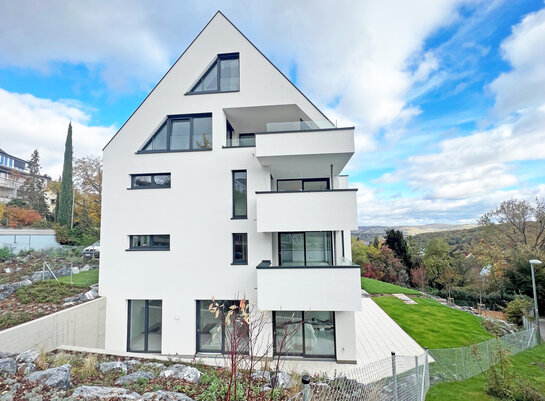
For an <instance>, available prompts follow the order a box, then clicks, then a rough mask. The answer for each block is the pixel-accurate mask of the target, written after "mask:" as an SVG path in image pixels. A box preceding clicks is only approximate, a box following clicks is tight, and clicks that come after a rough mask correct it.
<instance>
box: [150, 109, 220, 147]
mask: <svg viewBox="0 0 545 401" xmlns="http://www.w3.org/2000/svg"><path fill="white" fill-rule="evenodd" d="M190 150H194V151H197V150H212V114H211V113H205V114H191V115H177V116H168V117H167V121H165V123H164V124H163V125H162V126H161V128H159V129H158V130H157V132H156V133H155V134H154V135H153V136H152V137H151V139H150V140H149V141H148V142H147V143H146V145H145V146H144V147H143V148H142V150H141V151H140V153H146V152H180V151H190Z"/></svg>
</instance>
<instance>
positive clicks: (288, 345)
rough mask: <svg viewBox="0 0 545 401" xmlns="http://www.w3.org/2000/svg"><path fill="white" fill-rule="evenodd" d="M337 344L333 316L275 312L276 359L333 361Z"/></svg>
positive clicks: (318, 313)
mask: <svg viewBox="0 0 545 401" xmlns="http://www.w3.org/2000/svg"><path fill="white" fill-rule="evenodd" d="M335 341H336V338H335V313H334V312H330V311H323V312H322V311H311V312H292V311H278V312H273V342H274V344H273V347H274V354H275V355H288V356H289V355H291V356H302V357H305V358H334V357H335V355H336V352H335V350H336V347H335Z"/></svg>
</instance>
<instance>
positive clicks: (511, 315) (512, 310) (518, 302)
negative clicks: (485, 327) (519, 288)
mask: <svg viewBox="0 0 545 401" xmlns="http://www.w3.org/2000/svg"><path fill="white" fill-rule="evenodd" d="M531 309H532V301H530V298H528V297H526V296H524V295H518V296H517V297H516V298H515V299H514V300H512V301H511V302H509V303H508V304H507V308H505V314H506V315H507V321H508V322H510V323H515V324H517V325H519V326H522V317H523V316H528V314H529V313H530V310H531Z"/></svg>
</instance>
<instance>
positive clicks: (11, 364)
mask: <svg viewBox="0 0 545 401" xmlns="http://www.w3.org/2000/svg"><path fill="white" fill-rule="evenodd" d="M15 372H17V364H16V363H15V361H14V360H13V359H11V358H3V359H0V376H3V375H7V376H13V375H14V374H15Z"/></svg>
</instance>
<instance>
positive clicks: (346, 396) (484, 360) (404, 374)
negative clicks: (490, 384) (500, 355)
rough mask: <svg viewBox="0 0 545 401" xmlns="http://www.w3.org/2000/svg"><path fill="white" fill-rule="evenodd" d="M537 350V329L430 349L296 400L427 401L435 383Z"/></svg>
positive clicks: (313, 387) (361, 370)
mask: <svg viewBox="0 0 545 401" xmlns="http://www.w3.org/2000/svg"><path fill="white" fill-rule="evenodd" d="M535 345H536V335H535V330H534V329H533V327H532V328H530V329H527V330H522V331H519V332H517V333H513V334H508V335H505V336H503V337H499V338H497V339H493V340H488V341H484V342H482V343H478V344H474V345H472V346H469V347H460V348H448V349H433V350H431V349H430V350H426V352H425V353H424V354H422V355H418V356H405V355H395V354H394V353H392V356H391V358H386V359H382V360H379V361H376V362H372V363H370V364H366V365H364V366H361V367H358V368H356V369H353V370H351V371H348V372H346V373H343V374H342V375H340V376H336V377H333V378H331V379H327V380H324V381H322V382H320V383H311V384H308V385H306V384H304V382H303V391H302V392H300V393H298V394H296V395H295V396H294V397H292V398H290V401H360V400H361V401H363V400H365V401H424V400H425V399H426V394H427V392H428V389H429V386H430V383H431V384H432V385H433V384H436V383H439V382H442V381H452V380H465V379H467V378H470V377H472V376H475V375H477V374H479V373H481V372H483V371H485V370H487V369H488V368H489V367H490V366H491V365H493V364H494V363H495V361H496V355H497V350H498V349H499V348H500V347H501V348H502V349H508V350H509V351H510V352H511V354H512V355H514V354H517V353H519V352H521V351H524V350H527V349H529V348H532V347H534V346H535Z"/></svg>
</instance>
